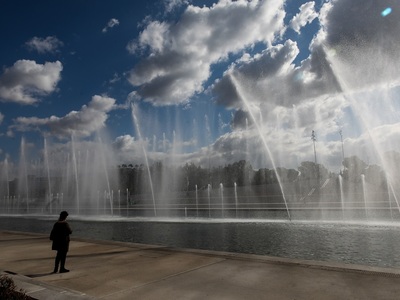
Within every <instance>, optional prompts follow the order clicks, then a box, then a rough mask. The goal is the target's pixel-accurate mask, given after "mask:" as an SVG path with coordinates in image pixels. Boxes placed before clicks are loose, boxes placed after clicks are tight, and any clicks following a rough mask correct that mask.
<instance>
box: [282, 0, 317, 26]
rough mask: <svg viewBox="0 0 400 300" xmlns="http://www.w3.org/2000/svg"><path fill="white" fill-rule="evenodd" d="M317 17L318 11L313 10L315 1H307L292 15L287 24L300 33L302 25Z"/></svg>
mask: <svg viewBox="0 0 400 300" xmlns="http://www.w3.org/2000/svg"><path fill="white" fill-rule="evenodd" d="M317 17H318V13H317V12H316V11H315V2H314V1H311V2H307V3H304V4H302V5H301V6H300V12H299V13H298V14H297V15H295V16H294V17H293V19H292V20H291V21H290V24H289V26H290V27H291V28H292V29H293V30H294V31H296V32H297V33H300V30H301V28H302V27H304V26H305V25H307V24H309V23H311V22H312V21H314V19H315V18H317Z"/></svg>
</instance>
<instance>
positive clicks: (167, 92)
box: [128, 0, 285, 105]
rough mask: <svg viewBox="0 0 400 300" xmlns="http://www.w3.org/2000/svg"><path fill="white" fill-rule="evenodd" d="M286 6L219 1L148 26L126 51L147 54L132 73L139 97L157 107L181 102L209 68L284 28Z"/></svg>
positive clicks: (266, 40) (199, 87)
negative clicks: (174, 20)
mask: <svg viewBox="0 0 400 300" xmlns="http://www.w3.org/2000/svg"><path fill="white" fill-rule="evenodd" d="M283 2H284V1H276V0H269V1H258V0H256V1H251V2H249V1H244V0H240V1H219V2H218V3H216V4H214V5H213V6H211V7H205V6H204V7H196V6H193V5H190V6H188V7H187V9H186V10H185V12H184V13H183V15H182V16H181V18H180V20H179V22H177V23H174V24H172V23H167V22H159V21H152V22H150V23H149V24H148V25H147V27H146V28H145V29H144V30H143V31H142V32H141V34H140V36H139V38H138V39H137V40H136V41H133V42H131V43H130V44H129V45H128V48H129V49H131V51H136V52H137V51H138V50H141V52H143V51H145V50H147V51H148V52H149V55H148V56H147V58H145V59H144V60H142V61H141V62H140V63H139V64H137V65H136V66H135V67H134V68H133V69H132V71H131V73H130V77H129V81H130V82H131V83H132V85H134V86H138V87H139V90H138V91H137V93H138V95H140V97H142V98H143V99H145V100H146V101H150V102H152V103H154V104H156V105H165V104H177V103H185V102H187V101H188V99H189V98H191V97H192V96H193V95H194V94H196V93H199V92H201V91H203V84H204V82H205V81H206V80H207V79H208V78H209V76H210V74H211V71H210V67H211V65H213V64H215V63H218V62H220V61H223V60H225V59H226V58H227V57H228V55H229V54H232V53H239V52H240V51H243V50H244V49H246V48H247V47H250V46H253V45H254V44H256V43H259V42H262V43H265V44H271V43H272V41H274V39H275V37H276V35H277V34H280V32H281V31H282V30H283V28H284V24H283V19H284V16H285V12H284V10H283Z"/></svg>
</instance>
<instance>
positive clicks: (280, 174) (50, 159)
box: [0, 43, 400, 254]
mask: <svg viewBox="0 0 400 300" xmlns="http://www.w3.org/2000/svg"><path fill="white" fill-rule="evenodd" d="M349 48H351V47H349ZM345 50H346V49H345ZM345 50H344V49H341V48H340V47H338V48H335V47H334V45H329V43H327V44H326V45H323V46H321V49H320V53H318V54H319V55H321V59H323V60H325V59H326V60H327V65H326V68H329V70H330V71H331V72H332V76H333V79H332V82H334V83H335V85H337V90H334V92H332V90H333V89H331V90H329V91H330V92H332V93H333V94H335V97H336V96H337V97H339V96H338V95H340V97H342V99H344V100H343V101H344V102H345V103H348V107H346V109H347V110H352V112H353V114H354V115H355V119H356V121H357V123H358V125H359V127H360V128H361V127H362V128H363V129H364V128H365V129H366V130H365V132H366V134H365V137H364V138H365V140H364V141H363V142H364V143H363V144H362V145H361V146H360V145H355V142H354V136H350V134H349V136H348V137H347V139H345V140H343V135H342V133H346V132H345V131H343V132H342V130H341V129H340V131H339V134H340V146H341V149H339V150H338V151H337V153H339V155H338V156H339V157H340V156H342V157H340V158H339V159H338V158H335V159H336V160H341V161H343V165H340V163H339V165H337V168H338V169H340V172H339V174H336V173H335V171H328V170H325V169H324V167H323V165H322V164H320V163H317V154H316V148H315V146H316V144H315V142H316V138H315V135H314V129H312V128H308V127H305V128H307V130H308V129H310V130H309V131H308V132H307V133H306V134H304V135H305V136H306V135H307V137H306V139H307V141H308V144H306V143H304V145H305V146H304V148H305V149H313V150H314V153H313V154H314V155H309V157H306V158H305V157H301V158H298V160H299V161H298V163H299V166H298V169H297V170H296V169H285V165H284V164H285V160H286V157H280V154H279V150H280V149H279V146H278V145H275V144H274V143H270V142H268V140H267V138H266V132H267V131H266V130H265V124H266V122H267V120H266V116H263V112H264V111H265V108H264V111H263V110H262V104H263V103H259V104H258V105H255V104H254V103H253V102H251V99H253V98H256V97H257V96H259V95H256V92H255V91H254V90H253V89H251V88H248V87H246V85H247V84H249V83H248V82H246V80H245V79H243V77H242V75H241V74H240V72H239V71H232V72H231V73H229V72H228V73H229V75H228V77H229V80H230V82H231V83H232V86H233V89H234V90H235V92H236V94H237V95H238V98H239V101H240V102H241V105H240V107H241V108H242V109H244V110H246V112H247V114H246V118H245V119H244V122H243V123H244V124H243V128H242V130H243V132H242V133H243V137H242V139H241V140H240V142H238V143H237V144H235V145H234V146H233V147H232V149H231V153H233V152H234V151H241V152H243V153H245V154H244V155H243V161H244V163H241V162H230V163H229V164H228V163H226V165H225V166H214V165H212V162H213V157H212V150H213V147H218V146H220V147H223V146H224V145H222V146H221V144H223V141H222V138H221V140H218V141H214V143H213V140H212V134H211V128H210V123H211V120H210V119H211V118H210V117H209V116H208V115H207V114H204V115H203V114H202V115H201V116H200V117H199V118H200V120H201V121H199V122H198V123H197V121H198V120H197V121H196V120H193V123H191V124H192V126H193V127H196V126H197V124H204V126H202V127H204V132H203V136H204V137H203V138H204V139H205V140H206V146H204V147H203V148H202V149H201V150H200V151H201V153H203V157H202V158H201V159H200V160H198V161H195V163H198V164H195V163H194V164H195V167H194V168H193V169H196V168H197V169H196V170H195V171H193V170H191V169H190V156H189V155H187V154H185V153H184V154H182V153H181V152H182V151H181V145H182V138H181V135H180V132H179V129H180V128H172V129H170V128H168V129H165V132H164V133H163V134H162V138H159V140H157V136H156V134H154V133H151V134H148V133H147V134H148V136H151V138H146V136H142V132H141V131H142V130H141V129H142V128H145V127H146V126H145V125H144V124H143V122H144V120H143V118H144V117H143V116H142V114H141V112H140V110H139V106H140V104H139V103H135V104H132V106H131V112H132V114H131V117H132V122H133V124H134V127H135V133H136V135H137V141H138V142H139V143H140V146H141V149H140V150H141V154H142V156H143V160H141V161H140V162H136V161H127V162H123V163H122V164H128V165H125V166H123V167H122V165H120V167H119V168H118V167H117V166H118V164H119V163H120V162H117V161H115V156H114V154H115V153H113V151H112V150H111V147H109V146H107V143H106V142H103V139H101V138H99V137H97V139H96V140H95V141H93V142H88V141H84V140H79V139H78V137H75V136H72V137H71V140H70V141H69V143H68V144H67V147H64V148H63V149H62V150H60V149H58V148H57V147H58V146H57V145H56V143H54V144H52V143H51V140H50V139H48V138H46V139H44V143H43V151H42V153H41V157H40V158H39V159H36V160H34V159H30V158H28V157H27V155H28V151H27V149H26V147H27V145H26V141H25V139H22V140H21V146H20V155H19V162H18V164H13V163H12V162H11V161H9V160H8V159H7V158H6V159H5V160H4V161H3V162H2V165H1V167H2V168H1V173H0V199H1V201H0V205H1V207H0V214H2V215H3V214H5V215H7V214H9V215H21V214H32V215H41V216H43V215H54V214H56V213H57V212H58V211H60V210H62V209H67V210H68V211H69V212H70V214H71V215H76V216H77V219H78V218H79V217H82V216H87V215H91V216H96V217H98V218H104V216H107V217H109V218H108V219H107V220H109V219H112V220H117V221H116V223H117V222H118V220H121V218H123V219H124V221H129V222H132V223H134V222H136V221H137V219H140V218H144V217H146V219H145V221H146V222H154V223H156V222H157V221H160V220H163V221H165V218H166V217H167V220H174V221H176V222H177V223H179V224H180V225H182V224H187V223H196V224H201V223H207V224H208V225H209V224H213V223H215V222H221V223H235V224H236V223H240V222H243V221H248V222H253V223H257V222H258V223H263V224H264V223H268V222H270V223H269V224H273V225H271V226H272V227H274V226H278V225H276V223H278V224H284V225H282V228H284V229H282V228H280V230H285V229H286V228H291V229H293V231H296V230H297V227H296V226H299V227H300V228H303V227H302V226H305V225H304V223H306V224H309V223H312V224H313V225H312V226H310V227H312V231H313V232H314V233H315V232H316V231H317V229H316V228H318V226H320V223H322V224H325V222H328V221H332V222H333V223H336V224H337V223H338V224H341V225H343V224H344V226H347V225H348V224H352V222H355V221H357V222H359V223H362V224H363V225H365V224H373V225H374V226H375V224H376V223H375V222H377V221H381V222H388V221H389V222H391V223H396V221H398V220H399V219H400V205H399V200H398V198H399V195H400V190H399V186H400V182H399V179H400V173H399V169H398V167H397V166H398V164H397V163H398V162H399V160H398V158H399V157H400V155H399V156H396V155H397V154H396V153H393V154H392V155H387V154H386V153H385V152H386V150H387V149H386V147H387V146H388V145H389V146H392V144H394V147H390V148H389V149H392V150H393V149H395V150H396V147H395V146H396V143H397V145H398V141H392V142H393V143H389V141H388V140H389V137H388V138H384V139H383V141H382V140H379V139H378V137H379V136H378V135H379V134H381V136H382V135H383V134H382V131H378V132H374V131H373V128H371V127H370V126H369V125H370V124H369V123H374V125H380V126H381V127H385V126H384V125H387V124H386V123H385V122H384V120H383V119H384V117H383V116H382V115H378V116H377V115H376V114H375V109H376V108H377V105H376V104H375V102H376V101H375V100H376V99H379V100H380V101H381V102H380V106H381V107H383V108H385V110H384V111H386V112H388V113H389V112H390V111H391V110H393V109H394V108H397V106H396V103H394V102H395V101H394V100H393V99H397V98H398V96H397V98H396V93H398V92H399V91H398V90H399V88H398V83H393V82H385V81H384V82H383V83H382V82H381V81H380V80H378V79H379V78H378V77H379V76H377V74H381V75H382V77H383V78H388V76H389V75H388V74H386V71H385V70H386V69H388V70H391V71H390V72H392V73H394V72H393V69H392V68H390V64H391V63H392V62H391V60H390V59H388V58H387V57H382V58H381V57H379V62H380V63H381V64H382V66H383V67H382V66H376V64H374V65H373V66H369V65H367V62H368V61H369V60H373V59H371V57H370V56H371V55H372V54H374V53H381V52H382V51H383V50H382V49H380V48H379V49H360V50H359V51H354V49H347V50H349V52H350V55H349V56H348V57H347V56H346V55H347V53H344V54H343V52H340V51H344V52H345ZM372 50H379V51H372ZM357 59H360V60H361V61H362V62H364V63H365V65H367V67H366V69H363V72H364V73H361V74H360V73H358V76H354V74H353V69H354V66H357V65H360V64H359V63H358V64H355V63H353V61H354V60H357ZM374 68H376V69H374ZM366 70H367V71H368V72H366ZM396 71H397V70H396ZM380 72H382V73H380ZM388 72H389V71H388ZM297 75H299V74H297ZM315 76H316V75H315ZM367 76H370V77H371V78H365V77H367ZM375 81H376V82H375ZM378 83H379V84H378ZM332 85H333V83H332ZM393 94H395V96H393ZM266 96H268V95H262V97H266ZM325 96H326V98H329V97H330V96H331V95H324V97H325ZM311 97H312V96H310V98H311ZM263 99H264V98H263ZM306 101H309V102H310V103H315V102H323V101H325V100H324V98H323V97H321V98H315V99H314V98H313V99H306ZM313 101H314V102H313ZM291 108H292V109H291V110H287V111H289V112H290V114H291V116H290V117H288V116H281V115H279V111H278V112H276V116H275V117H276V127H277V128H284V127H285V126H293V127H294V128H295V129H299V128H300V126H301V124H302V123H306V122H307V120H303V119H302V117H301V110H302V109H304V107H302V106H301V105H300V104H298V103H297V104H293V105H292V107H291ZM382 110H383V109H381V110H380V111H382ZM397 111H398V109H397ZM333 113H336V112H333ZM316 115H317V116H316V117H315V118H316V120H317V121H316V122H315V123H316V124H317V125H318V126H320V127H323V123H324V116H320V115H318V114H316ZM142 117H143V118H142ZM285 117H286V118H288V119H289V121H290V122H288V121H285ZM203 118H204V119H203ZM395 121H398V120H395ZM395 121H392V123H393V124H395ZM287 123H293V124H289V125H288V124H287ZM321 124H322V125H321ZM168 125H169V124H168ZM166 127H167V126H166ZM168 130H169V131H168ZM354 131H356V129H354ZM312 132H313V135H312V138H313V140H312V141H311V140H310V139H309V135H310V134H311V133H312ZM236 133H237V132H236ZM337 133H338V131H336V132H335V133H333V132H329V133H328V134H327V135H329V138H330V141H328V140H322V141H318V142H319V143H320V145H321V144H324V143H325V145H326V147H335V145H336V146H337V145H339V143H337V144H333V143H330V142H331V140H333V139H334V135H335V134H336V138H339V136H338V135H337ZM231 134H232V135H234V134H235V133H231ZM268 134H273V132H272V133H271V131H269V132H268ZM201 135H202V134H201V133H200V132H199V130H196V129H195V128H193V139H192V140H193V141H194V144H197V143H198V139H199V136H201ZM237 135H238V136H239V134H237ZM159 136H161V135H159ZM167 136H171V138H168V137H167ZM388 136H389V135H388ZM277 144H278V143H277ZM344 145H346V146H347V145H348V147H349V148H350V149H349V151H348V152H349V153H351V154H349V155H351V156H348V157H345V156H344V148H343V146H344ZM366 145H367V146H366ZM256 146H257V147H259V148H262V149H263V152H264V153H263V154H264V157H262V158H255V157H253V156H252V148H254V147H256ZM235 147H236V148H235ZM307 147H309V148H307ZM67 148H68V150H66V149H67ZM160 148H161V150H160ZM398 149H399V148H397V150H398ZM307 151H309V150H307ZM305 152H306V151H305ZM309 152H312V151H309ZM365 152H366V153H367V154H368V157H371V158H373V159H374V162H376V163H377V164H378V166H380V167H381V169H379V170H378V169H377V167H376V166H375V165H373V164H369V163H365V165H363V164H361V163H360V162H359V161H358V160H357V159H356V158H355V157H357V155H359V154H360V153H361V154H364V153H365ZM225 153H227V155H229V151H226V152H225ZM188 157H189V158H188ZM329 159H332V160H333V159H334V158H332V157H329V158H325V161H326V160H329ZM257 160H258V161H262V162H263V163H265V162H268V164H269V165H271V166H272V167H271V169H267V168H266V167H265V168H264V166H262V167H260V168H257V169H255V168H251V167H249V165H251V163H253V162H255V161H257ZM313 160H314V162H313ZM320 161H322V162H323V160H318V162H320ZM185 163H188V164H189V166H186V167H185V166H183V165H184V164H185ZM136 164H137V165H136ZM16 166H17V167H16ZM232 170H233V171H232ZM190 172H193V173H194V172H197V173H196V174H195V175H196V176H192V177H191V175H193V174H192V173H190ZM224 172H225V173H224ZM227 173H228V174H229V176H228V175H226V174H227ZM382 174H384V175H382ZM102 220H103V219H102ZM232 220H233V221H232ZM129 222H126V223H129ZM307 222H309V223H307ZM258 223H257V224H256V225H255V226H259V225H258ZM315 224H317V225H315ZM396 224H397V223H396ZM118 226H119V225H118ZM127 226H130V225H127ZM182 226H183V225H182ZM262 226H264V225H262ZM262 226H261V227H262ZM285 226H286V227H285ZM321 226H322V227H324V225H321ZM329 226H331V225H329ZM335 226H339V225H332V227H334V229H336V228H337V227H335ZM357 226H359V225H357ZM384 226H387V223H385V225H384ZM121 227H123V226H121ZM121 227H119V228H120V229H121ZM274 228H275V227H274ZM158 229H159V228H158ZM324 229H326V228H324ZM357 229H359V228H358V227H357ZM121 230H123V229H121ZM143 230H145V229H143ZM154 232H155V234H156V233H157V230H154ZM154 232H152V233H154ZM246 232H250V233H251V234H254V235H257V233H256V232H254V230H248V231H246ZM271 234H273V232H272V233H271ZM205 235H206V234H205ZM288 235H290V236H291V238H292V239H293V240H296V235H295V234H293V235H291V234H290V233H288ZM338 235H339V234H338ZM257 238H259V239H260V240H262V239H263V237H262V236H258V235H257ZM150 242H153V241H150ZM214 242H215V243H218V240H217V239H216V240H214ZM245 242H246V241H244V243H245ZM290 242H292V241H289V242H288V241H284V243H282V244H284V245H286V244H287V243H290ZM329 242H331V241H327V243H329ZM261 247H262V246H261ZM223 250H225V249H223ZM281 251H284V250H282V249H281ZM263 254H265V253H263Z"/></svg>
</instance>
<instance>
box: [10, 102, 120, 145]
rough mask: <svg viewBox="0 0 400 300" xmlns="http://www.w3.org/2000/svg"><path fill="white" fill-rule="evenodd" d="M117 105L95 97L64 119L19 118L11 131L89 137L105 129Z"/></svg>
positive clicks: (65, 136)
mask: <svg viewBox="0 0 400 300" xmlns="http://www.w3.org/2000/svg"><path fill="white" fill-rule="evenodd" d="M114 105H115V99H113V98H109V97H106V96H98V95H95V96H93V97H92V100H91V101H90V102H89V104H88V105H84V106H82V108H81V109H80V110H79V111H71V112H70V113H68V114H67V115H65V116H64V117H56V116H51V117H49V118H37V117H29V118H27V117H19V118H16V119H15V120H14V125H12V126H10V128H9V129H10V130H11V131H33V130H37V131H41V132H45V134H50V135H54V136H57V137H60V138H70V137H71V136H76V137H88V136H90V135H91V134H93V133H94V132H97V131H98V130H100V129H102V128H104V127H105V122H106V121H107V118H108V114H107V113H108V112H110V111H111V110H112V109H113V108H114Z"/></svg>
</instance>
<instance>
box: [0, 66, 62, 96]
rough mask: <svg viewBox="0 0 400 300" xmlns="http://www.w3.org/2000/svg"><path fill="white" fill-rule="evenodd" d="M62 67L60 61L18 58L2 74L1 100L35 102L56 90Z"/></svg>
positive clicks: (0, 77)
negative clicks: (39, 62)
mask: <svg viewBox="0 0 400 300" xmlns="http://www.w3.org/2000/svg"><path fill="white" fill-rule="evenodd" d="M62 69H63V66H62V64H61V62H59V61H56V62H46V63H44V64H38V63H36V62H35V61H32V60H18V61H17V62H15V63H14V65H13V66H12V67H9V68H6V69H5V70H4V72H3V74H2V75H1V76H0V100H1V101H2V102H16V103H19V104H34V103H36V102H38V101H39V97H42V96H46V95H48V94H50V93H52V92H54V91H55V90H56V87H57V83H58V82H59V81H60V79H61V71H62Z"/></svg>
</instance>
